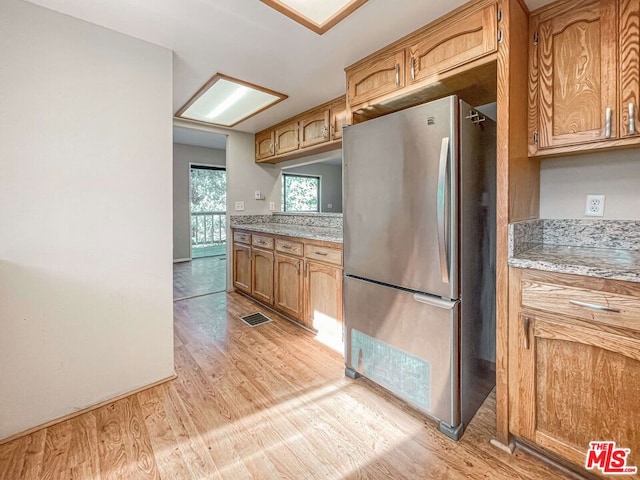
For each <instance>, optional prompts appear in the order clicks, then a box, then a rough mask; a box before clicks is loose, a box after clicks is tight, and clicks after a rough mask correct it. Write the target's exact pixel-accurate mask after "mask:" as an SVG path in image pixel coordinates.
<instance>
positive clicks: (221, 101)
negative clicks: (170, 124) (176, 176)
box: [176, 73, 287, 127]
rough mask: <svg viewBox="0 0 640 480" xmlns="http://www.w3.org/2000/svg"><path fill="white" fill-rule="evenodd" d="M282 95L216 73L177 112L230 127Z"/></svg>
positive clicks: (179, 114)
mask: <svg viewBox="0 0 640 480" xmlns="http://www.w3.org/2000/svg"><path fill="white" fill-rule="evenodd" d="M285 98H287V96H286V95H283V94H282V93H278V92H274V91H272V90H268V89H266V88H262V87H259V86H257V85H252V84H250V83H247V82H243V81H242V80H237V79H235V78H231V77H227V76H226V75H222V74H220V73H217V74H216V75H214V76H213V78H212V79H211V80H209V81H208V82H207V84H206V85H205V86H204V87H202V88H201V89H200V90H199V91H198V93H196V94H195V95H194V96H193V97H192V98H191V100H189V101H188V102H187V103H186V105H185V106H184V107H182V108H181V109H180V110H178V112H177V113H176V116H177V117H181V118H187V119H190V120H197V121H199V122H205V123H213V124H215V125H223V126H225V127H233V126H234V125H237V124H238V123H240V122H242V121H243V120H246V119H247V118H249V117H251V116H253V115H256V114H257V113H260V112H261V111H263V110H265V109H266V108H269V107H270V106H272V105H275V104H276V103H278V102H281V101H282V100H284V99H285Z"/></svg>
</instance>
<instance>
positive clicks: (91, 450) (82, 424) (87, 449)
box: [68, 412, 101, 479]
mask: <svg viewBox="0 0 640 480" xmlns="http://www.w3.org/2000/svg"><path fill="white" fill-rule="evenodd" d="M69 423H70V424H71V442H70V447H69V448H70V451H69V460H68V466H69V477H70V478H72V479H83V478H95V479H99V478H100V477H101V475H100V454H99V452H98V434H97V433H98V432H97V428H96V417H95V415H94V413H93V412H89V413H88V414H86V415H81V416H79V417H76V418H73V419H71V420H69Z"/></svg>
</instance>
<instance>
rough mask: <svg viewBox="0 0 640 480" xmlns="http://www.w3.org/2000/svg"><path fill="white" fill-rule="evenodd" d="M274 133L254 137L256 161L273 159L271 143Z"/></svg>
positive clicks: (273, 149) (272, 145) (273, 150)
mask: <svg viewBox="0 0 640 480" xmlns="http://www.w3.org/2000/svg"><path fill="white" fill-rule="evenodd" d="M273 138H274V132H273V131H270V132H264V133H261V134H257V135H256V160H262V159H265V158H269V157H273V156H274V155H275V145H274V143H273Z"/></svg>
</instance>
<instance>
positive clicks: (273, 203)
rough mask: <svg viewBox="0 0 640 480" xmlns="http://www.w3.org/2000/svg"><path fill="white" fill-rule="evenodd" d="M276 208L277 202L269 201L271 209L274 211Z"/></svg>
mask: <svg viewBox="0 0 640 480" xmlns="http://www.w3.org/2000/svg"><path fill="white" fill-rule="evenodd" d="M275 209H276V202H269V210H271V211H272V212H273V211H274V210H275Z"/></svg>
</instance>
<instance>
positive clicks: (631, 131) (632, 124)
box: [629, 102, 636, 135]
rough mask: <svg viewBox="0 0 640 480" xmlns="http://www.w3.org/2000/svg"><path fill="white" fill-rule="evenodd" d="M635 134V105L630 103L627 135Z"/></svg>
mask: <svg viewBox="0 0 640 480" xmlns="http://www.w3.org/2000/svg"><path fill="white" fill-rule="evenodd" d="M635 134H636V105H635V103H633V102H631V103H630V104H629V135H635Z"/></svg>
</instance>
